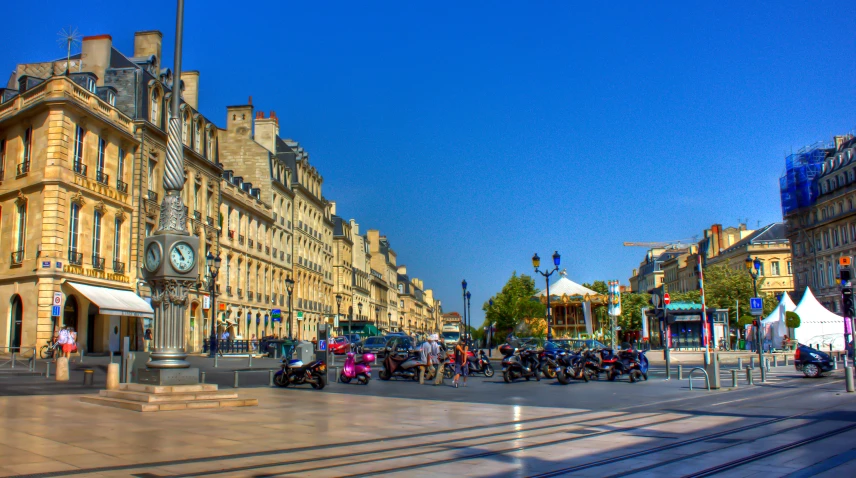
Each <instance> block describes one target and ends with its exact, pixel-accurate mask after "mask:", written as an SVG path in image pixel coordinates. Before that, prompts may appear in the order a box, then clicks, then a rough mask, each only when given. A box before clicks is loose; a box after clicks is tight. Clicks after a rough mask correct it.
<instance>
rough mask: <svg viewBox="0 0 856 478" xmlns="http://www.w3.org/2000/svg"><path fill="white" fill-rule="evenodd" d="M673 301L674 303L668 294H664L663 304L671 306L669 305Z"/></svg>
mask: <svg viewBox="0 0 856 478" xmlns="http://www.w3.org/2000/svg"><path fill="white" fill-rule="evenodd" d="M671 301H672V299H670V298H669V294H668V293H665V294H663V303H664V304H666V305H669V303H670V302H671Z"/></svg>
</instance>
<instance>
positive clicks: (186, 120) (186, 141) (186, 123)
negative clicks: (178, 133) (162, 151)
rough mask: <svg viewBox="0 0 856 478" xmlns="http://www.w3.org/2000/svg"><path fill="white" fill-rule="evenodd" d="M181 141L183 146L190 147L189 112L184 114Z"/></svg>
mask: <svg viewBox="0 0 856 478" xmlns="http://www.w3.org/2000/svg"><path fill="white" fill-rule="evenodd" d="M182 139H184V144H185V146H190V112H188V111H185V112H184V124H183V129H182Z"/></svg>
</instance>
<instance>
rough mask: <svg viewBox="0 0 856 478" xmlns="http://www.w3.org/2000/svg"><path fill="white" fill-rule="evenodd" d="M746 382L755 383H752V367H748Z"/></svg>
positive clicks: (748, 383)
mask: <svg viewBox="0 0 856 478" xmlns="http://www.w3.org/2000/svg"><path fill="white" fill-rule="evenodd" d="M746 384H747V385H753V383H752V369H751V368H750V367H746Z"/></svg>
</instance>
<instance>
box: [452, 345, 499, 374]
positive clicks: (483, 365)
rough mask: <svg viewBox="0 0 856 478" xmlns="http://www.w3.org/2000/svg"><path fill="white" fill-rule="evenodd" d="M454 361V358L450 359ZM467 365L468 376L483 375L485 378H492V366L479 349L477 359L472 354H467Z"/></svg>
mask: <svg viewBox="0 0 856 478" xmlns="http://www.w3.org/2000/svg"><path fill="white" fill-rule="evenodd" d="M452 360H454V356H453V357H452ZM467 364H468V366H469V367H470V375H475V374H484V376H485V377H488V378H490V377H493V365H491V364H490V358H489V357H488V356H487V354H486V353H485V352H484V350H481V349H479V351H478V357H476V356H475V354H473V353H472V352H470V353H468V354H467Z"/></svg>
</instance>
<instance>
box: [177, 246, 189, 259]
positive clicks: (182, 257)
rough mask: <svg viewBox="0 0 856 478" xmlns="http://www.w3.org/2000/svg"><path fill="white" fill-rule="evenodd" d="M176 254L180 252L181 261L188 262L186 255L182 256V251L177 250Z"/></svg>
mask: <svg viewBox="0 0 856 478" xmlns="http://www.w3.org/2000/svg"><path fill="white" fill-rule="evenodd" d="M176 252H178V255H180V256H181V260H183V261H186V260H187V258H186V257H184V254H182V253H181V249H176Z"/></svg>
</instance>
